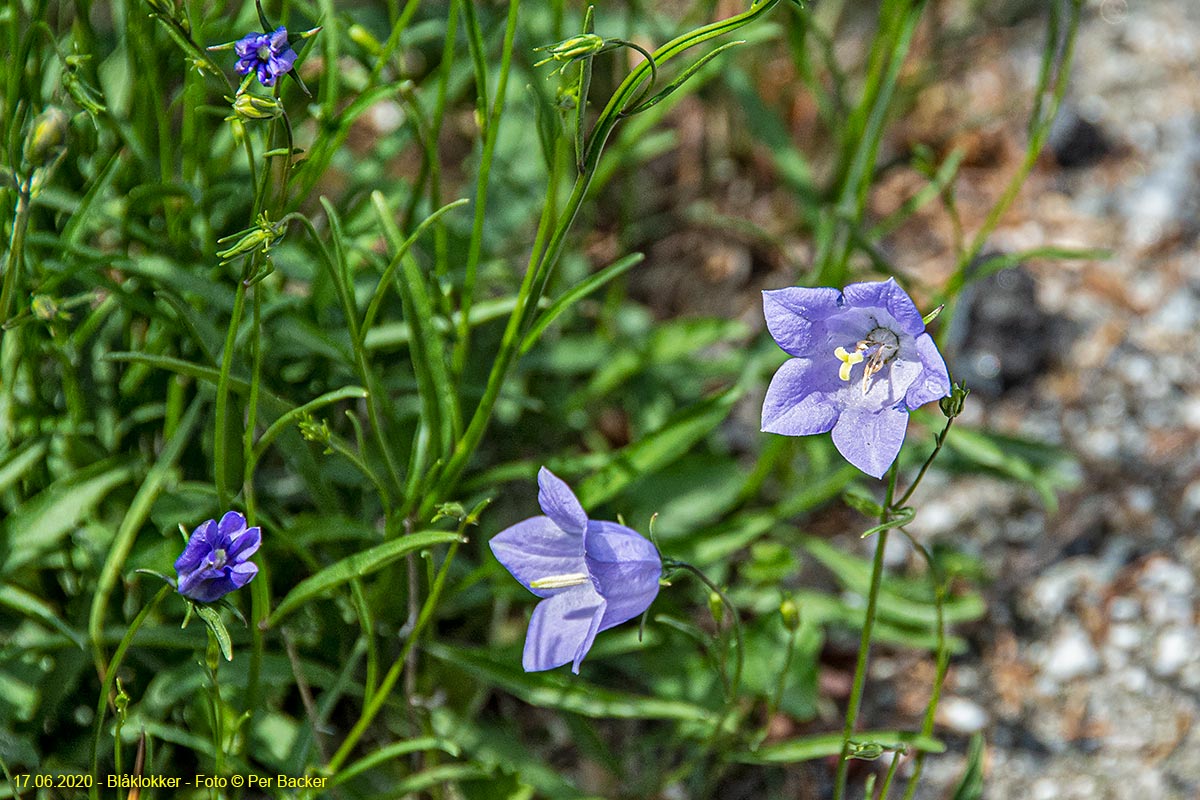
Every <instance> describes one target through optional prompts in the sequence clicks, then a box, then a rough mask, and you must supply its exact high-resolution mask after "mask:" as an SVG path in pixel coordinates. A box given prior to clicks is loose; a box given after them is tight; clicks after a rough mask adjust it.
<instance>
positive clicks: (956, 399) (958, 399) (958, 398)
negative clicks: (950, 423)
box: [938, 383, 971, 419]
mask: <svg viewBox="0 0 1200 800" xmlns="http://www.w3.org/2000/svg"><path fill="white" fill-rule="evenodd" d="M970 393H971V390H970V389H965V388H963V386H962V384H959V383H956V384H954V385H952V386H951V387H950V394H949V395H947V396H946V397H943V398H942V399H941V400H939V401H938V406H940V407H941V409H942V413H943V414H945V415H946V417H947V418H948V419H954V418H955V417H957V416H958V415H959V414H961V413H962V411H963V404H964V403H965V402H966V399H967V395H969V394H970Z"/></svg>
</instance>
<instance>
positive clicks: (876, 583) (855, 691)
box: [833, 464, 898, 800]
mask: <svg viewBox="0 0 1200 800" xmlns="http://www.w3.org/2000/svg"><path fill="white" fill-rule="evenodd" d="M897 472H898V470H897V468H896V465H895V464H893V465H892V468H891V471H890V472H889V473H888V486H887V495H886V497H885V499H884V503H883V511H882V512H881V513H880V514H879V524H880V525H886V524H887V523H888V521H889V520H890V519H891V515H892V498H893V496H894V495H895V493H896V475H897ZM887 540H888V531H887V529H884V530H881V531H880V532H879V535H878V536H877V537H876V540H875V559H874V561H873V562H872V565H871V588H870V590H869V591H868V593H867V611H866V615H865V616H864V618H863V627H862V638H861V639H860V640H859V643H858V661H857V663H856V664H855V665H854V682H853V684H851V686H850V700H849V703H848V705H847V707H846V725H845V727H844V728H843V729H842V752H841V757H840V758H839V759H838V766H837V775H836V777H835V778H834V783H833V798H834V800H843V798H844V797H845V796H846V776H847V773H848V771H849V768H850V761H849V759H848V756H849V753H850V739H851V737H853V736H854V726H855V725H856V724H857V722H858V712H859V708H860V707H861V706H862V696H863V686H864V685H865V683H866V678H867V662H868V660H869V658H870V653H871V634H872V632H873V630H874V628H875V610H876V608H877V606H878V604H879V587H880V586H882V585H883V554H884V551H885V550H886V548H887Z"/></svg>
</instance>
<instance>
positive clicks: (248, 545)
mask: <svg viewBox="0 0 1200 800" xmlns="http://www.w3.org/2000/svg"><path fill="white" fill-rule="evenodd" d="M261 544H262V529H261V528H259V527H258V526H257V525H255V526H254V527H253V528H247V529H246V530H244V531H242V532H241V533H240V534H239V535H238V536H237V537H235V538H234V540H233V543H232V544H230V545H229V547H228V548H226V550H225V552H226V553H227V555H228V557H229V560H230V561H245V560H246V559H247V558H249V557H250V556H252V555H254V554H255V553H256V552H258V548H259V546H260V545H261Z"/></svg>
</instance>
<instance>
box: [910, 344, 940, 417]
mask: <svg viewBox="0 0 1200 800" xmlns="http://www.w3.org/2000/svg"><path fill="white" fill-rule="evenodd" d="M915 348H916V351H917V356H918V357H919V359H920V361H921V365H922V366H923V367H924V372H923V373H922V374H921V376H920V377H919V378H917V380H915V381H913V383H912V385H911V386H909V387H908V393H907V394H906V395H905V397H904V404H905V405H907V406H908V407H909V408H920V407H921V406H923V405H925V404H926V403H930V402H932V401H934V400H937V399H939V398H942V397H945V396H946V395H948V394H950V373H949V371H948V370H947V369H946V362H945V361H944V360H943V359H942V354H941V353H939V352H938V349H937V345H936V344H935V343H934V341H933V337H932V336H930V335H929V334H928V333H923V334H921V335H920V336H918V337H917V340H916V343H915Z"/></svg>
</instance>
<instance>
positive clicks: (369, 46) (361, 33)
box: [346, 24, 383, 56]
mask: <svg viewBox="0 0 1200 800" xmlns="http://www.w3.org/2000/svg"><path fill="white" fill-rule="evenodd" d="M346 33H347V35H348V36H349V37H350V41H352V42H354V43H355V44H356V45H358V46H359V47H361V48H362V49H363V50H366V51H367V52H368V53H370V54H371V55H373V56H377V55H379V54H380V53H382V52H383V45H381V44H380V43H379V40H378V39H376V38H375V37H374V36H373V35H372V34H371V32H370V31H369V30H367V29H366V28H364V27H363V26H362V25H357V24H356V25H351V26H350V29H349V30H348V31H346Z"/></svg>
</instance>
